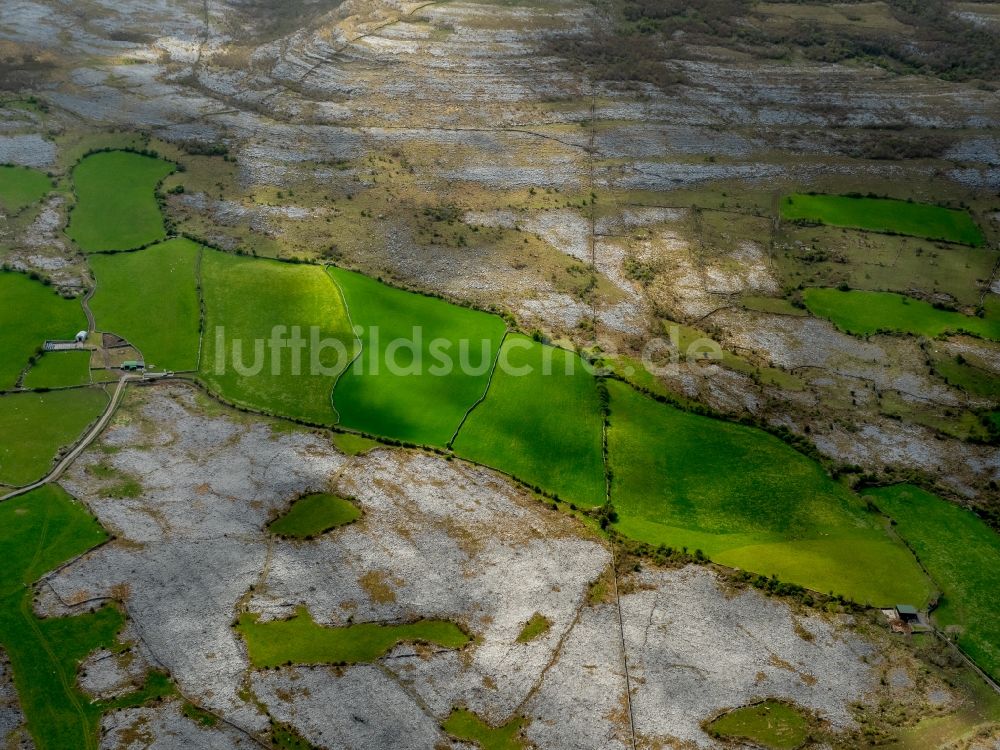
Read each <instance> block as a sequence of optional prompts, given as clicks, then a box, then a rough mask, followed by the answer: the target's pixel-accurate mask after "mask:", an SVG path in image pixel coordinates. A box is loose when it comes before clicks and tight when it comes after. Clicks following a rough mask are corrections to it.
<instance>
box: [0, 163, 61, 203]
mask: <svg viewBox="0 0 1000 750" xmlns="http://www.w3.org/2000/svg"><path fill="white" fill-rule="evenodd" d="M51 189H52V180H50V179H49V177H48V175H46V174H45V173H43V172H39V171H37V170H35V169H28V168H27V167H11V166H0V209H3V210H4V211H7V212H9V213H12V214H16V213H17V212H18V211H20V210H21V209H23V208H26V207H28V206H30V205H31V204H32V203H36V202H38V201H40V200H41V199H42V197H43V196H44V195H45V194H46V193H48V192H49V191H50V190H51Z"/></svg>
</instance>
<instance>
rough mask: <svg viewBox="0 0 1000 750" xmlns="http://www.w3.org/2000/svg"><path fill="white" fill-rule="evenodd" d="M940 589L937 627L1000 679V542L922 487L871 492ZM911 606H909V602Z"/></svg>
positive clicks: (981, 524) (967, 513)
mask: <svg viewBox="0 0 1000 750" xmlns="http://www.w3.org/2000/svg"><path fill="white" fill-rule="evenodd" d="M866 494H868V495H870V496H871V497H872V498H874V500H875V503H876V504H877V505H878V507H879V509H880V510H882V512H883V513H885V514H886V515H888V516H889V517H890V518H892V520H893V521H895V522H896V523H895V526H894V528H895V530H896V533H897V534H899V535H900V536H901V537H902V538H903V539H904V540H905V541H906V543H907V544H908V545H910V547H912V548H913V550H914V552H915V553H916V555H917V557H918V558H920V561H921V562H922V563H923V565H924V567H925V568H926V569H927V571H928V572H929V573H930V575H931V578H933V579H934V582H935V583H936V584H937V585H938V586H940V588H941V591H942V595H941V598H940V600H939V602H938V607H937V608H936V609H935V610H934V614H933V616H934V621H935V622H936V623H937V625H938V627H940V628H941V629H942V630H945V631H946V632H952V633H953V634H954V635H956V636H957V637H958V644H959V646H961V647H962V649H963V650H964V651H965V652H966V653H967V654H969V656H971V657H972V659H973V660H974V661H975V662H976V663H977V664H978V665H979V666H980V667H982V668H983V670H985V671H986V672H988V673H989V674H990V675H992V676H993V678H994V679H997V678H1000V601H998V599H997V579H996V576H997V571H998V570H1000V536H997V534H996V532H994V531H993V530H992V529H991V528H990V527H989V526H987V525H986V524H985V523H984V522H983V521H982V520H980V519H979V518H978V517H977V516H976V515H975V514H974V513H972V512H971V511H968V510H966V509H965V508H960V507H958V506H957V505H953V504H952V503H949V502H947V501H946V500H943V499H942V498H940V497H938V496H936V495H932V494H931V493H929V492H926V491H924V490H922V489H920V488H919V487H914V486H912V485H908V484H899V485H894V486H892V487H880V488H876V489H871V490H868V491H867V492H866ZM904 603H906V602H904Z"/></svg>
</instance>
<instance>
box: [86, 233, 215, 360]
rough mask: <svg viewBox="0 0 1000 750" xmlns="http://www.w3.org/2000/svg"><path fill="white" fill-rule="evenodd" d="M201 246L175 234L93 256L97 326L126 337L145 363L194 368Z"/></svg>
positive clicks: (196, 353)
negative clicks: (145, 245)
mask: <svg viewBox="0 0 1000 750" xmlns="http://www.w3.org/2000/svg"><path fill="white" fill-rule="evenodd" d="M200 252H201V247H200V246H199V245H197V244H195V243H194V242H191V240H188V239H184V238H177V239H172V240H167V241H166V242H161V243H160V244H158V245H153V246H152V247H148V248H146V249H145V250H139V251H137V252H133V253H115V254H113V255H94V256H93V257H92V258H91V259H90V267H91V268H92V269H93V271H94V277H95V278H96V279H97V291H96V292H95V293H94V297H93V299H91V301H90V309H91V310H92V311H93V313H94V317H95V319H96V321H97V327H98V329H99V330H101V331H107V332H109V333H115V334H117V335H119V336H121V337H122V338H124V339H127V340H128V342H129V343H130V344H132V346H134V347H135V348H136V349H138V350H139V351H140V352H142V355H143V358H144V359H145V362H146V366H147V367H153V368H156V369H165V370H195V369H197V367H198V340H199V333H198V326H199V316H200V311H199V307H198V281H197V265H198V256H199V253H200Z"/></svg>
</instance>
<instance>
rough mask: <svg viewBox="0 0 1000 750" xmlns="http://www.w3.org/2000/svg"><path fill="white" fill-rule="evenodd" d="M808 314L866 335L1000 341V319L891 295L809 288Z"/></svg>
mask: <svg viewBox="0 0 1000 750" xmlns="http://www.w3.org/2000/svg"><path fill="white" fill-rule="evenodd" d="M802 299H803V300H804V301H805V303H806V307H808V308H809V312H811V313H812V314H813V315H816V316H818V317H820V318H827V319H829V320H831V321H832V322H833V324H834V325H835V326H837V328H839V329H840V330H842V331H845V332H847V333H853V334H857V335H862V336H866V335H868V334H871V333H876V332H878V331H896V332H900V333H913V334H916V335H918V336H929V337H934V336H941V335H943V334H946V333H961V332H965V333H970V334H972V335H974V336H981V337H982V338H986V339H992V340H994V341H1000V318H996V317H993V316H990V315H987V316H986V317H984V318H977V317H974V316H970V315H962V313H958V312H951V311H949V310H939V309H937V308H936V307H934V306H933V305H931V304H930V303H928V302H924V301H922V300H918V299H913V298H911V297H906V296H904V295H902V294H893V293H892V292H862V291H858V290H851V291H846V292H844V291H840V290H839V289H824V288H817V287H813V288H811V289H806V290H805V291H804V292H803V293H802Z"/></svg>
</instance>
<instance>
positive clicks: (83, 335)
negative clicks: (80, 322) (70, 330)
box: [76, 331, 87, 344]
mask: <svg viewBox="0 0 1000 750" xmlns="http://www.w3.org/2000/svg"><path fill="white" fill-rule="evenodd" d="M86 340H87V332H86V331H80V332H79V333H78V334H76V343H78V344H82V343H83V342H84V341H86Z"/></svg>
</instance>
